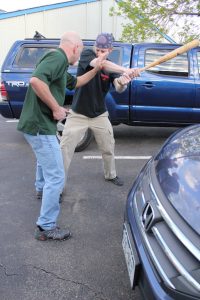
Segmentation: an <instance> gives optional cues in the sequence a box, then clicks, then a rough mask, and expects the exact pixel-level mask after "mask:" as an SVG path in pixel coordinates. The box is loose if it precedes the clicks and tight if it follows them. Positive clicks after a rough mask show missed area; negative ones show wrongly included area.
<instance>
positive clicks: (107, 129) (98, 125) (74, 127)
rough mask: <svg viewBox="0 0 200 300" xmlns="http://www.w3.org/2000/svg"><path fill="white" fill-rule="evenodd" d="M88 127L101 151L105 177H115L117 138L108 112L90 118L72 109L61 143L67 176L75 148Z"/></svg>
mask: <svg viewBox="0 0 200 300" xmlns="http://www.w3.org/2000/svg"><path fill="white" fill-rule="evenodd" d="M88 128H90V129H91V130H92V132H93V134H94V137H95V140H96V142H97V145H98V148H99V150H100V151H101V154H102V159H103V166H104V176H105V179H112V178H115V177H116V169H115V158H114V146H115V140H114V137H113V128H112V125H111V123H110V121H109V119H108V112H105V113H103V114H102V115H100V116H98V117H96V118H88V117H86V116H84V115H81V114H77V113H75V112H73V111H72V110H71V109H70V112H69V114H68V116H67V121H66V123H65V127H64V130H63V134H62V138H61V143H60V145H61V149H62V154H63V160H64V167H65V173H66V178H67V173H68V169H69V166H70V163H71V160H72V157H73V154H74V151H75V148H76V146H77V144H78V142H79V141H80V139H81V137H82V136H83V135H84V133H85V132H86V130H87V129H88Z"/></svg>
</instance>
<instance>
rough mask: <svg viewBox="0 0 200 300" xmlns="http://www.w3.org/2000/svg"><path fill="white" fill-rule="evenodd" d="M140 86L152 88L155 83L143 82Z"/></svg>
mask: <svg viewBox="0 0 200 300" xmlns="http://www.w3.org/2000/svg"><path fill="white" fill-rule="evenodd" d="M142 86H145V87H147V88H152V87H154V86H155V84H153V83H152V82H145V83H143V84H142Z"/></svg>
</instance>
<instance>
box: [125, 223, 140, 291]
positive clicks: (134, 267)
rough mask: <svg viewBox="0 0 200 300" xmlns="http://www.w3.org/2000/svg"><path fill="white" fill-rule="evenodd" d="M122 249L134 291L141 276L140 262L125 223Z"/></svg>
mask: <svg viewBox="0 0 200 300" xmlns="http://www.w3.org/2000/svg"><path fill="white" fill-rule="evenodd" d="M122 248H123V252H124V256H125V260H126V266H127V269H128V275H129V279H130V284H131V288H132V289H134V288H135V286H136V285H137V279H138V276H139V267H140V261H139V257H138V254H137V251H136V248H135V244H134V242H133V238H132V234H131V231H130V228H129V225H128V224H127V223H124V225H123V237H122Z"/></svg>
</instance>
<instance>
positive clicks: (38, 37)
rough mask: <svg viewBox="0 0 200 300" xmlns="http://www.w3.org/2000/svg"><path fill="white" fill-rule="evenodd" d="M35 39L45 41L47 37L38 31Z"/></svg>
mask: <svg viewBox="0 0 200 300" xmlns="http://www.w3.org/2000/svg"><path fill="white" fill-rule="evenodd" d="M33 38H34V39H36V40H41V39H45V36H43V35H42V34H41V33H39V32H38V31H35V34H34V36H33Z"/></svg>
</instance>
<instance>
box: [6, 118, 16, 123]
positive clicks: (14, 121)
mask: <svg viewBox="0 0 200 300" xmlns="http://www.w3.org/2000/svg"><path fill="white" fill-rule="evenodd" d="M18 122H19V120H17V119H14V120H6V123H18Z"/></svg>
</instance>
